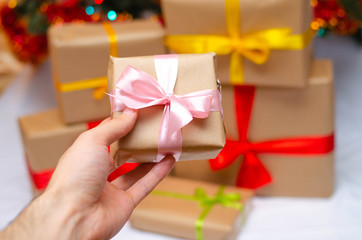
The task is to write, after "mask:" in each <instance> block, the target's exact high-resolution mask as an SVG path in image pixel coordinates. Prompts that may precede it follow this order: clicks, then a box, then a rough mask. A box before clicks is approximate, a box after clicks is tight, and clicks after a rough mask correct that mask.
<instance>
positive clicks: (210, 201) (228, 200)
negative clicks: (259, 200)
mask: <svg viewBox="0 0 362 240" xmlns="http://www.w3.org/2000/svg"><path fill="white" fill-rule="evenodd" d="M224 190H225V186H220V188H219V190H218V191H217V193H216V195H215V196H214V197H210V196H208V195H207V194H206V191H205V190H204V189H203V188H197V189H196V190H195V193H194V195H193V196H190V195H185V194H180V193H172V192H164V191H157V190H155V191H153V192H152V194H155V195H159V196H164V197H173V198H178V199H184V200H191V201H198V202H199V203H200V206H201V207H202V208H203V211H202V212H201V214H200V216H199V217H198V219H197V220H196V221H195V228H196V239H197V240H203V239H204V237H203V233H202V228H203V226H204V220H205V218H206V216H207V215H208V214H209V212H210V210H211V209H212V207H213V206H214V205H215V204H221V205H222V206H224V207H227V208H234V209H237V210H239V211H242V210H243V205H242V204H241V203H240V202H239V201H240V195H239V194H238V193H228V194H224V193H223V192H224Z"/></svg>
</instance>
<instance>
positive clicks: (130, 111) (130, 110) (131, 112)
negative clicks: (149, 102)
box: [122, 108, 136, 115]
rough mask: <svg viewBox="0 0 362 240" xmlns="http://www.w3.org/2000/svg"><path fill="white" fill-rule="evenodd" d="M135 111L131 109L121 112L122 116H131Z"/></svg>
mask: <svg viewBox="0 0 362 240" xmlns="http://www.w3.org/2000/svg"><path fill="white" fill-rule="evenodd" d="M135 112H136V110H134V109H132V108H126V109H125V110H123V112H122V113H123V114H127V115H131V114H133V113H135Z"/></svg>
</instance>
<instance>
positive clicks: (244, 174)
mask: <svg viewBox="0 0 362 240" xmlns="http://www.w3.org/2000/svg"><path fill="white" fill-rule="evenodd" d="M234 89H235V91H234V93H235V112H236V121H237V126H238V133H239V140H237V141H234V140H229V139H227V140H226V144H225V147H224V149H223V150H222V151H221V152H220V154H219V155H218V156H217V157H216V158H215V159H210V160H209V163H210V166H211V169H213V170H220V169H223V168H226V167H228V166H229V165H230V164H232V163H233V162H234V161H235V160H236V159H237V158H238V157H239V156H244V159H243V161H242V164H241V167H240V169H239V173H238V176H237V182H236V185H237V186H238V187H242V188H250V189H257V188H260V187H262V186H264V185H267V184H269V183H271V182H272V177H271V175H270V173H269V172H268V170H267V169H266V168H265V167H264V165H263V164H262V162H261V161H260V159H259V158H258V156H257V155H258V154H259V153H268V154H294V155H318V154H326V153H328V152H331V151H332V150H333V148H334V135H333V134H331V135H328V136H304V137H296V138H288V139H276V140H270V141H264V142H254V143H252V142H249V141H248V137H247V136H248V130H249V122H250V116H251V111H252V108H253V102H254V96H255V87H252V86H235V87H234Z"/></svg>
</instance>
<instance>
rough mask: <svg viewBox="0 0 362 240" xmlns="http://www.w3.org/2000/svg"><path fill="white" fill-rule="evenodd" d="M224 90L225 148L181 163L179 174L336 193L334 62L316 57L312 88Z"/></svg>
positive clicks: (265, 191) (277, 190)
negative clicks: (213, 155) (215, 154)
mask: <svg viewBox="0 0 362 240" xmlns="http://www.w3.org/2000/svg"><path fill="white" fill-rule="evenodd" d="M222 90H223V107H224V120H225V127H226V137H227V141H226V144H225V148H224V149H223V150H222V151H221V153H220V154H219V156H218V157H217V158H215V159H212V160H209V161H208V160H205V161H194V162H191V161H190V162H182V163H177V165H176V167H175V170H174V173H175V175H176V176H179V177H188V178H193V179H198V180H205V181H211V182H215V183H220V184H235V183H236V185H237V186H240V187H244V188H251V189H258V191H257V193H258V194H260V195H272V196H300V197H329V196H331V194H332V193H333V188H334V152H333V147H334V139H333V136H334V135H333V132H334V89H333V73H332V64H331V62H330V61H328V60H316V61H315V62H314V64H313V66H312V71H311V75H310V77H309V80H308V87H307V88H306V89H284V88H280V89H278V88H262V87H250V86H235V87H232V86H225V87H223V89H222ZM264 186H265V187H264ZM262 187H263V188H262Z"/></svg>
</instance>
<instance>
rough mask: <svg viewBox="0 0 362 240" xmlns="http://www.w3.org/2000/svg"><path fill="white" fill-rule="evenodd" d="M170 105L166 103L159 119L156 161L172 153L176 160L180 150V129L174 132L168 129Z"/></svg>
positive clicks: (178, 157)
mask: <svg viewBox="0 0 362 240" xmlns="http://www.w3.org/2000/svg"><path fill="white" fill-rule="evenodd" d="M171 114H172V113H171V106H170V105H166V106H165V109H164V112H163V117H162V121H161V127H160V131H159V136H158V153H157V156H156V162H159V161H161V160H162V159H163V158H164V157H166V156H167V155H169V154H172V155H173V156H174V158H175V160H176V161H178V160H179V159H180V156H181V152H182V132H181V129H179V130H176V131H174V132H171V131H170V125H169V123H170V121H171V118H172V117H171Z"/></svg>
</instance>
